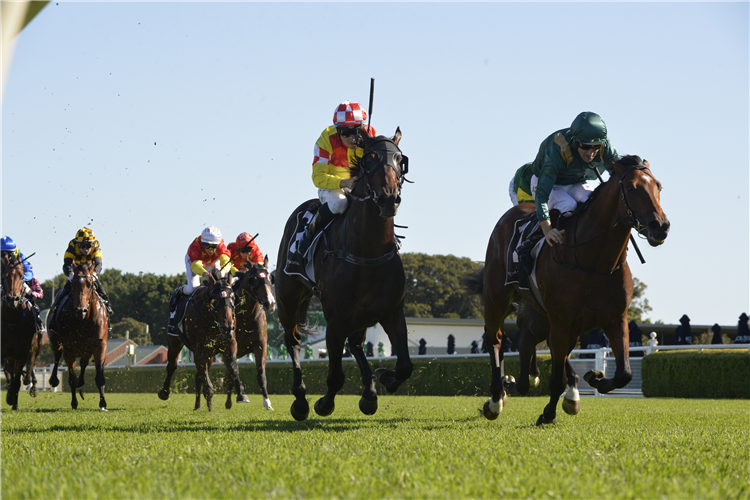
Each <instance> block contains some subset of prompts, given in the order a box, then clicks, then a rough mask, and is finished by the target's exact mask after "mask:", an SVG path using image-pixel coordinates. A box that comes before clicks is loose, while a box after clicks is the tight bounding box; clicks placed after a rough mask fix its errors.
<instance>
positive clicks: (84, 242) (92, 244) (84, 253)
mask: <svg viewBox="0 0 750 500" xmlns="http://www.w3.org/2000/svg"><path fill="white" fill-rule="evenodd" d="M73 264H75V265H76V266H80V265H81V264H92V265H93V266H94V287H95V289H96V293H98V294H99V297H101V298H102V301H103V302H104V306H105V307H106V308H107V315H109V316H112V312H113V311H112V306H111V305H110V303H109V297H108V296H107V292H105V291H104V287H103V286H102V282H101V281H99V277H98V276H97V275H98V274H99V273H100V272H101V270H102V249H101V248H100V246H99V240H97V239H96V236H94V231H92V230H91V229H89V228H87V227H82V228H81V229H79V230H78V232H77V233H76V236H75V238H73V239H72V240H70V242H69V243H68V248H67V249H66V250H65V255H63V267H62V269H63V273H64V274H66V275H67V276H68V282H67V283H65V287H64V288H63V289H62V291H61V292H60V294H59V295H58V296H57V299H55V303H54V304H53V306H52V311H50V314H52V320H53V321H54V319H55V316H56V314H57V308H58V306H59V305H60V304H61V303H62V301H63V299H64V298H65V297H67V296H68V295H69V294H70V292H71V290H72V289H73V285H72V283H71V282H72V281H73ZM108 323H109V322H108ZM109 329H110V330H111V329H112V325H111V324H109Z"/></svg>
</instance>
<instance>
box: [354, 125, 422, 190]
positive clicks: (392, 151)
mask: <svg viewBox="0 0 750 500" xmlns="http://www.w3.org/2000/svg"><path fill="white" fill-rule="evenodd" d="M376 145H377V146H379V147H378V148H377V149H375V147H374V146H376ZM371 154H372V155H375V157H376V159H377V160H376V161H375V162H374V164H372V162H371V165H370V166H369V167H366V166H365V163H366V160H365V158H368V157H369V155H371ZM397 156H400V157H401V160H400V161H397ZM360 163H361V166H360V168H361V169H362V173H363V174H364V178H365V189H366V191H367V196H364V197H360V196H356V195H355V194H353V193H350V194H349V195H350V196H351V197H352V199H354V200H357V201H365V200H369V199H372V200H373V201H374V202H376V203H377V201H378V195H377V192H375V190H374V189H373V188H372V186H371V185H370V181H371V179H372V176H373V175H374V174H375V170H377V169H378V168H380V167H381V166H382V167H385V166H388V167H390V168H392V169H393V171H394V172H395V174H396V178H397V179H398V192H397V193H396V194H397V195H400V194H401V187H402V186H403V185H404V181H406V182H411V181H410V180H408V179H407V178H406V174H408V173H409V158H408V157H407V156H405V155H404V154H403V153H401V150H400V149H399V148H398V146H396V144H395V143H394V142H393V140H391V139H389V138H387V137H384V136H379V137H376V138H375V139H374V140H373V141H372V142H371V143H370V144H369V145H368V146H367V148H365V150H364V152H363V153H362V159H361V160H360ZM396 165H398V168H397V167H396Z"/></svg>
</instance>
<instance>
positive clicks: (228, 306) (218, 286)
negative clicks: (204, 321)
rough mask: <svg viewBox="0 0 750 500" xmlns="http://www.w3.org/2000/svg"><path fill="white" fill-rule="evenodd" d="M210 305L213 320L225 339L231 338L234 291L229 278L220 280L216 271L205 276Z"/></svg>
mask: <svg viewBox="0 0 750 500" xmlns="http://www.w3.org/2000/svg"><path fill="white" fill-rule="evenodd" d="M206 276H207V278H208V282H209V287H210V292H209V293H210V295H211V305H212V308H213V311H214V319H215V320H216V324H217V326H218V327H219V329H220V330H221V331H222V333H223V334H224V336H225V337H232V336H233V334H232V333H233V332H234V291H233V290H232V285H231V284H230V283H231V278H222V277H221V275H220V274H219V272H218V271H213V272H211V273H208V274H207V275H206Z"/></svg>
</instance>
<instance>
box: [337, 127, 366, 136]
mask: <svg viewBox="0 0 750 500" xmlns="http://www.w3.org/2000/svg"><path fill="white" fill-rule="evenodd" d="M361 128H362V127H361V126H360V125H356V126H354V127H336V132H338V133H339V135H340V136H341V137H350V136H352V135H356V133H357V130H360V129H361Z"/></svg>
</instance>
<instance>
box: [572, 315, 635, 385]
mask: <svg viewBox="0 0 750 500" xmlns="http://www.w3.org/2000/svg"><path fill="white" fill-rule="evenodd" d="M603 330H604V333H605V334H606V335H607V338H608V339H610V341H609V342H610V347H611V348H612V354H613V355H614V356H615V362H616V365H617V368H616V369H615V376H614V378H606V377H605V376H604V373H602V372H600V371H598V370H591V371H588V372H586V374H585V375H584V376H583V380H585V381H586V383H588V384H589V385H590V386H591V387H594V388H595V389H596V390H597V391H599V392H600V393H602V394H606V393H608V392H610V391H612V390H614V389H622V388H623V387H625V386H626V385H628V384H629V383H630V381H631V380H632V379H633V372H632V371H631V370H630V357H629V352H628V351H629V349H628V348H629V336H628V335H629V334H628V330H627V322H626V319H625V318H622V319H621V320H619V321H617V322H616V323H615V324H613V325H609V326H607V327H604V328H603Z"/></svg>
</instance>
